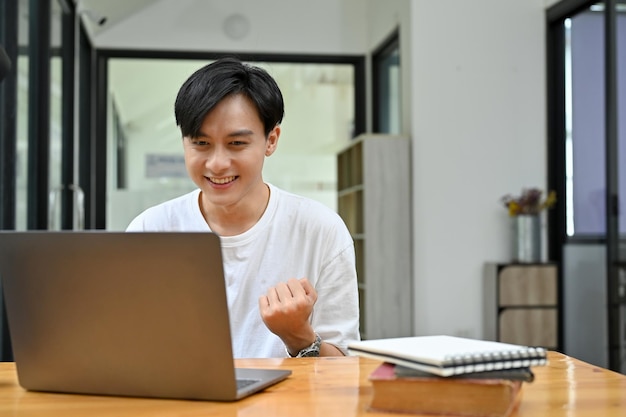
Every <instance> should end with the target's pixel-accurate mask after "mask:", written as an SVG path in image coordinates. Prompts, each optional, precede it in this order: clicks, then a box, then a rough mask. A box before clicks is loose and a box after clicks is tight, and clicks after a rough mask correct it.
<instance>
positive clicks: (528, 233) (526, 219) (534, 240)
mask: <svg viewBox="0 0 626 417" xmlns="http://www.w3.org/2000/svg"><path fill="white" fill-rule="evenodd" d="M513 229H514V231H513V236H514V239H513V260H514V261H515V262H519V263H536V262H540V261H541V219H540V217H539V215H534V214H520V215H517V216H515V217H514V218H513Z"/></svg>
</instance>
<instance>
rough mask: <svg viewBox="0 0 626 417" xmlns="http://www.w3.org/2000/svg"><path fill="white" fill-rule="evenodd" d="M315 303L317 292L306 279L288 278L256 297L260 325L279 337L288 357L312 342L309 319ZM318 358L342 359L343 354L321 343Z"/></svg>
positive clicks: (312, 331) (331, 346)
mask: <svg viewBox="0 0 626 417" xmlns="http://www.w3.org/2000/svg"><path fill="white" fill-rule="evenodd" d="M316 301H317V292H316V291H315V288H313V286H312V285H311V283H310V282H309V280H308V279H306V278H302V279H295V278H291V279H290V280H289V281H287V282H286V283H281V284H278V285H277V286H275V287H272V288H270V289H269V290H268V292H267V293H266V294H265V295H262V296H261V297H259V310H260V313H261V318H262V319H263V322H264V323H265V325H266V326H267V328H268V329H269V330H270V331H271V332H272V333H274V334H276V335H277V336H278V337H280V338H281V340H282V341H283V343H284V344H285V347H286V349H287V352H288V353H289V354H290V355H291V356H296V355H297V354H298V352H300V351H301V350H302V349H305V348H307V347H309V346H311V345H313V343H314V342H315V340H316V336H317V335H316V333H315V330H314V329H313V327H311V324H310V320H309V318H310V316H311V312H312V311H313V306H314V305H315V302H316ZM320 356H343V352H341V350H339V349H338V348H337V347H335V346H334V345H332V344H330V343H325V342H324V341H322V343H321V345H320Z"/></svg>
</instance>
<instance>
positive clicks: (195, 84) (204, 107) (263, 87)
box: [174, 58, 285, 138]
mask: <svg viewBox="0 0 626 417" xmlns="http://www.w3.org/2000/svg"><path fill="white" fill-rule="evenodd" d="M233 94H243V95H244V96H246V97H247V98H249V99H250V100H251V101H252V103H253V104H254V105H255V107H256V109H257V112H258V114H259V118H260V119H261V122H263V128H264V130H265V136H266V137H267V136H268V135H269V133H270V132H271V131H272V129H273V128H274V127H275V126H276V125H278V124H280V123H281V122H282V120H283V115H284V112H285V108H284V107H285V106H284V103H283V95H282V93H281V91H280V88H279V87H278V84H276V81H275V80H274V79H273V78H272V76H271V75H269V74H268V73H267V71H265V70H264V69H262V68H259V67H255V66H252V65H247V64H244V63H243V62H241V61H240V60H238V59H236V58H221V59H218V60H217V61H215V62H212V63H211V64H209V65H206V66H204V67H202V68H200V69H199V70H197V71H196V72H194V73H193V74H192V75H191V76H190V77H189V78H188V79H187V81H185V82H184V83H183V85H182V86H181V88H180V90H179V91H178V95H177V96H176V102H175V104H174V115H175V116H176V125H177V126H179V127H180V131H181V133H182V135H183V137H185V136H187V137H192V138H195V137H198V136H199V134H200V133H199V131H200V127H201V126H202V122H203V120H204V118H205V117H206V115H207V114H208V113H209V112H210V111H211V110H213V108H214V107H215V106H216V105H217V104H218V103H219V102H220V101H222V100H223V99H224V98H226V97H228V96H230V95H233Z"/></svg>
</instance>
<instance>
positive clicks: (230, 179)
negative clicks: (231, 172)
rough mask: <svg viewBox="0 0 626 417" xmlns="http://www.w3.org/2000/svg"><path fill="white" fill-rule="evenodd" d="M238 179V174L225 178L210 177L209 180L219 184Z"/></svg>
mask: <svg viewBox="0 0 626 417" xmlns="http://www.w3.org/2000/svg"><path fill="white" fill-rule="evenodd" d="M236 179H237V177H236V176H232V177H224V178H216V177H208V180H209V181H211V182H212V183H213V184H219V185H224V184H228V183H229V182H233V181H235V180H236Z"/></svg>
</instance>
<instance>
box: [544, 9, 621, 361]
mask: <svg viewBox="0 0 626 417" xmlns="http://www.w3.org/2000/svg"><path fill="white" fill-rule="evenodd" d="M548 22H549V26H548V33H549V36H548V80H549V81H548V85H549V90H548V103H549V105H548V111H549V115H548V132H549V134H548V136H549V160H550V162H549V163H550V167H549V172H550V174H549V183H550V184H549V185H550V187H551V188H554V189H557V190H558V194H559V196H560V197H559V203H558V205H559V207H558V208H557V210H554V213H552V214H551V217H550V226H551V227H550V232H549V233H550V241H551V249H550V250H551V256H554V258H555V259H559V260H560V263H561V265H562V279H561V286H562V290H561V291H562V295H561V297H562V300H563V306H564V307H563V310H564V311H563V319H564V334H565V344H564V346H565V353H567V354H569V355H572V356H575V357H577V358H579V359H582V360H585V361H587V362H591V363H594V364H597V365H599V366H604V367H608V368H610V369H613V370H617V371H620V372H624V370H625V366H626V365H625V363H626V360H625V359H626V357H625V356H626V355H625V351H624V340H625V336H624V335H625V333H626V329H625V326H626V320H625V314H626V313H625V311H624V310H625V307H624V300H625V299H626V297H625V293H626V240H624V237H626V211H625V210H624V207H626V200H625V198H626V197H625V196H626V168H624V167H626V123H625V121H626V112H625V110H626V71H625V64H626V43H625V42H624V39H626V31H625V28H626V2H624V1H615V0H607V1H604V2H594V1H589V2H577V1H562V2H560V3H557V4H555V5H554V6H553V7H551V8H550V9H549V10H548ZM583 305H584V308H581V306H583Z"/></svg>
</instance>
